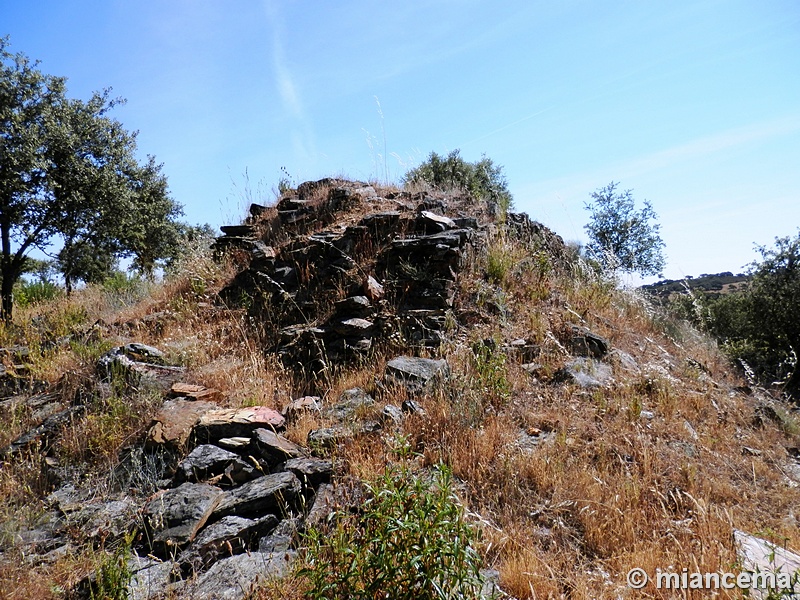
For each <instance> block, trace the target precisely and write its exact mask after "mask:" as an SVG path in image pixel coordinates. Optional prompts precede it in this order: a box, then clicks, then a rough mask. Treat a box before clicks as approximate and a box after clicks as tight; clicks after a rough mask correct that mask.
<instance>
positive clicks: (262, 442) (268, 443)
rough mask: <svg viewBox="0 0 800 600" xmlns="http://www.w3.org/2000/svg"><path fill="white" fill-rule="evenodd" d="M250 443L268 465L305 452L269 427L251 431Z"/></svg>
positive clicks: (296, 456)
mask: <svg viewBox="0 0 800 600" xmlns="http://www.w3.org/2000/svg"><path fill="white" fill-rule="evenodd" d="M252 444H253V446H254V448H255V451H256V453H257V454H258V455H259V456H261V458H263V459H264V460H266V461H267V463H268V464H269V465H270V466H274V465H277V464H278V463H281V462H283V461H285V460H287V459H290V458H298V457H300V456H303V455H304V454H305V452H304V450H303V449H302V448H301V447H300V446H298V445H297V444H295V443H294V442H292V441H290V440H287V439H286V438H285V437H283V436H282V435H278V434H277V433H275V432H274V431H270V430H269V429H256V430H255V432H254V433H253V437H252Z"/></svg>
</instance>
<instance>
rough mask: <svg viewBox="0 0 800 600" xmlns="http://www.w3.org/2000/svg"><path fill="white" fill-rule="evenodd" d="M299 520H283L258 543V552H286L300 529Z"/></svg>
mask: <svg viewBox="0 0 800 600" xmlns="http://www.w3.org/2000/svg"><path fill="white" fill-rule="evenodd" d="M300 525H301V520H300V519H299V518H291V519H284V520H283V521H281V522H280V523H278V526H277V527H276V528H275V529H274V530H273V531H272V533H270V534H269V535H267V536H265V537H263V538H261V539H260V540H259V541H258V551H259V552H288V551H289V549H290V548H291V547H292V546H293V545H294V542H295V539H296V538H297V535H298V531H299V529H300Z"/></svg>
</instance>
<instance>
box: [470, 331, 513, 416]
mask: <svg viewBox="0 0 800 600" xmlns="http://www.w3.org/2000/svg"><path fill="white" fill-rule="evenodd" d="M472 352H473V357H474V359H473V363H474V368H475V374H476V376H477V382H478V385H479V387H480V391H481V392H482V393H483V394H484V395H485V396H486V397H487V398H488V399H489V400H499V401H501V402H505V401H507V400H508V399H509V398H510V397H511V384H510V383H509V381H508V373H507V371H506V355H505V354H504V353H503V352H502V351H499V350H498V349H497V347H496V344H484V343H483V342H480V343H478V344H476V345H475V346H474V347H473V349H472Z"/></svg>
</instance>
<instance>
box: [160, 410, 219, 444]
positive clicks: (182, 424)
mask: <svg viewBox="0 0 800 600" xmlns="http://www.w3.org/2000/svg"><path fill="white" fill-rule="evenodd" d="M217 408H219V406H218V405H217V404H215V403H213V402H205V401H199V400H198V401H192V400H167V401H166V402H164V404H163V406H162V407H161V410H159V411H158V414H157V415H156V416H155V418H154V419H153V421H152V423H151V425H150V429H149V430H148V432H147V439H146V440H145V448H148V449H153V448H158V447H166V448H167V449H169V450H173V451H180V450H182V449H183V448H184V446H185V445H186V442H187V441H188V439H189V435H190V434H191V433H192V428H193V427H194V424H195V423H196V422H197V420H198V419H199V418H200V417H201V416H203V415H204V414H205V413H207V412H209V411H211V410H214V409H217Z"/></svg>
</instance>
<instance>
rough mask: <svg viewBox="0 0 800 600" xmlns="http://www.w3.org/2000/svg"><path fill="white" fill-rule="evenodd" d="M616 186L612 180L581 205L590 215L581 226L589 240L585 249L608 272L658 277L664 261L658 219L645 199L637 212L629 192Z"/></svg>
mask: <svg viewBox="0 0 800 600" xmlns="http://www.w3.org/2000/svg"><path fill="white" fill-rule="evenodd" d="M618 185H619V184H618V183H615V182H613V181H612V182H611V183H609V184H608V185H607V186H606V187H604V188H600V189H598V190H597V191H595V192H593V193H592V201H591V202H587V203H586V205H585V206H586V210H588V211H589V212H590V221H589V223H588V224H587V225H585V226H584V229H585V230H586V232H587V233H588V234H589V240H590V241H589V243H588V244H587V246H586V250H587V252H588V253H589V255H590V256H592V257H593V258H596V259H597V260H599V261H600V263H601V264H602V265H603V267H604V268H606V269H607V270H609V271H611V272H616V271H618V270H621V271H625V272H628V273H634V272H638V273H641V274H642V275H659V274H660V273H661V271H662V270H663V269H664V265H665V264H666V259H665V258H664V242H663V241H662V239H661V236H660V235H659V231H660V229H661V226H660V225H659V224H658V223H656V221H657V219H658V216H657V215H656V213H655V211H654V210H653V207H652V206H651V205H650V203H649V202H648V201H647V200H645V201H644V208H642V209H641V210H639V211H637V210H636V208H635V204H636V203H635V200H634V198H633V190H625V191H624V192H619V191H617V186H618Z"/></svg>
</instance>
